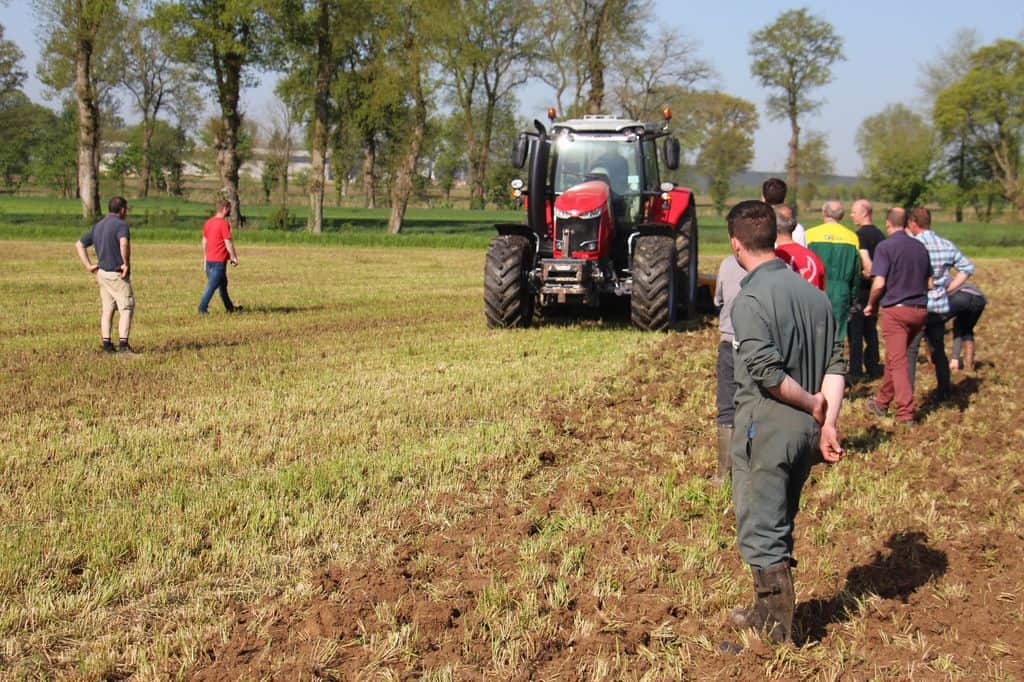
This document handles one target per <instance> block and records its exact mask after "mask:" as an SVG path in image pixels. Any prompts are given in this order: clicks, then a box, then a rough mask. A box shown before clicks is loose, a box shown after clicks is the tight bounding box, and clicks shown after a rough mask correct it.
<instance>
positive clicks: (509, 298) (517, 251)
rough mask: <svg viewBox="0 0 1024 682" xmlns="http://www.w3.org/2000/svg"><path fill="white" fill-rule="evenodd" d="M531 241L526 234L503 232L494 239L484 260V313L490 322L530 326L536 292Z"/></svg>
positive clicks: (493, 326)
mask: <svg viewBox="0 0 1024 682" xmlns="http://www.w3.org/2000/svg"><path fill="white" fill-rule="evenodd" d="M531 248H532V247H531V245H530V241H529V240H528V239H527V238H526V237H522V236H519V235H502V236H500V237H495V238H494V239H492V240H491V243H490V246H488V247H487V260H486V262H485V263H484V315H485V316H486V317H487V326H488V327H491V328H501V329H507V328H510V327H529V326H530V322H531V321H532V320H533V303H534V300H533V299H534V295H533V293H532V292H531V291H530V283H529V281H528V279H527V272H528V269H529V267H530V263H531V260H532V259H531Z"/></svg>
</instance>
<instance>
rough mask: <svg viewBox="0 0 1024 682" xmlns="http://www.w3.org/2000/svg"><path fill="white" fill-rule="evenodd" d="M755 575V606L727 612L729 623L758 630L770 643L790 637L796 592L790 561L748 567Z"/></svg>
mask: <svg viewBox="0 0 1024 682" xmlns="http://www.w3.org/2000/svg"><path fill="white" fill-rule="evenodd" d="M750 572H751V573H752V574H753V576H754V606H753V607H752V608H749V609H733V610H732V611H731V612H730V613H729V619H730V620H731V621H732V624H733V625H735V626H736V627H738V628H743V629H747V628H749V629H752V630H757V631H758V632H759V633H760V634H761V636H762V637H764V638H765V639H766V640H767V641H769V642H771V643H772V644H782V643H783V642H790V641H792V640H793V610H794V608H795V607H796V594H795V593H794V591H793V574H792V571H791V569H790V567H789V563H788V562H786V563H782V564H777V565H775V566H772V567H771V568H756V567H754V566H751V567H750Z"/></svg>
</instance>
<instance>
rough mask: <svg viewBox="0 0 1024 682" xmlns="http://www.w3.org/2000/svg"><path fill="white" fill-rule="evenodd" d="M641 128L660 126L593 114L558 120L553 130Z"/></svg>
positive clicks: (607, 131) (589, 130)
mask: <svg viewBox="0 0 1024 682" xmlns="http://www.w3.org/2000/svg"><path fill="white" fill-rule="evenodd" d="M637 128H642V129H644V130H645V131H646V132H652V133H653V132H657V131H658V130H660V129H661V126H660V125H658V124H655V123H644V122H643V121H637V120H635V119H629V118H618V117H617V116H604V115H599V116H593V115H588V116H584V117H583V118H571V119H568V120H565V121H558V122H557V123H555V124H554V128H553V132H557V131H559V130H571V131H572V132H575V133H619V132H625V131H627V130H629V131H635V130H636V129H637Z"/></svg>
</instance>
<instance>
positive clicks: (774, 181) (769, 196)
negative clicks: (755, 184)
mask: <svg viewBox="0 0 1024 682" xmlns="http://www.w3.org/2000/svg"><path fill="white" fill-rule="evenodd" d="M788 189H789V188H788V187H786V183H785V181H784V180H780V179H779V178H768V179H767V180H765V181H764V184H762V185H761V196H763V197H764V202H765V203H766V204H768V205H769V206H775V205H776V204H781V203H782V202H783V201H785V200H786V191H787V190H788Z"/></svg>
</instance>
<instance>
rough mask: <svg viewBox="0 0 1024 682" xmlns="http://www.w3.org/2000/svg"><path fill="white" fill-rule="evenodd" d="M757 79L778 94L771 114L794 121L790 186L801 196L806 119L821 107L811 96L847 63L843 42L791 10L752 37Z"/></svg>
mask: <svg viewBox="0 0 1024 682" xmlns="http://www.w3.org/2000/svg"><path fill="white" fill-rule="evenodd" d="M749 53H750V57H751V59H752V60H753V61H752V62H751V64H750V72H751V75H753V76H754V78H756V79H757V80H758V82H760V83H761V85H762V86H764V87H765V88H768V89H769V91H770V92H771V93H772V94H770V95H769V97H768V102H767V113H768V117H769V118H770V119H772V120H781V119H786V120H788V121H789V127H790V131H791V132H790V138H789V157H788V159H787V161H786V182H787V183H788V184H789V186H790V188H791V191H794V192H796V191H797V188H798V187H799V182H800V172H801V158H800V117H801V116H803V115H805V114H809V113H812V112H814V111H816V110H817V109H819V108H820V107H821V104H822V103H821V102H820V101H817V100H813V99H811V96H810V91H811V90H813V89H814V88H818V87H821V86H823V85H826V84H827V83H829V82H831V80H832V65H833V64H835V63H836V62H837V61H840V60H843V59H845V57H844V56H843V40H842V38H840V37H839V36H838V35H836V32H835V29H834V28H833V26H832V24H830V23H829V22H827V21H825V20H824V19H819V18H818V17H815V16H813V15H811V14H810V13H809V12H808V11H807V9H806V8H804V9H795V10H787V11H785V12H783V13H782V14H780V15H779V16H778V18H777V19H776V20H775V21H774V22H773V23H771V24H769V25H768V26H765V27H764V28H762V29H761V30H759V31H756V32H754V34H753V35H751V36H750V48H749Z"/></svg>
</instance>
